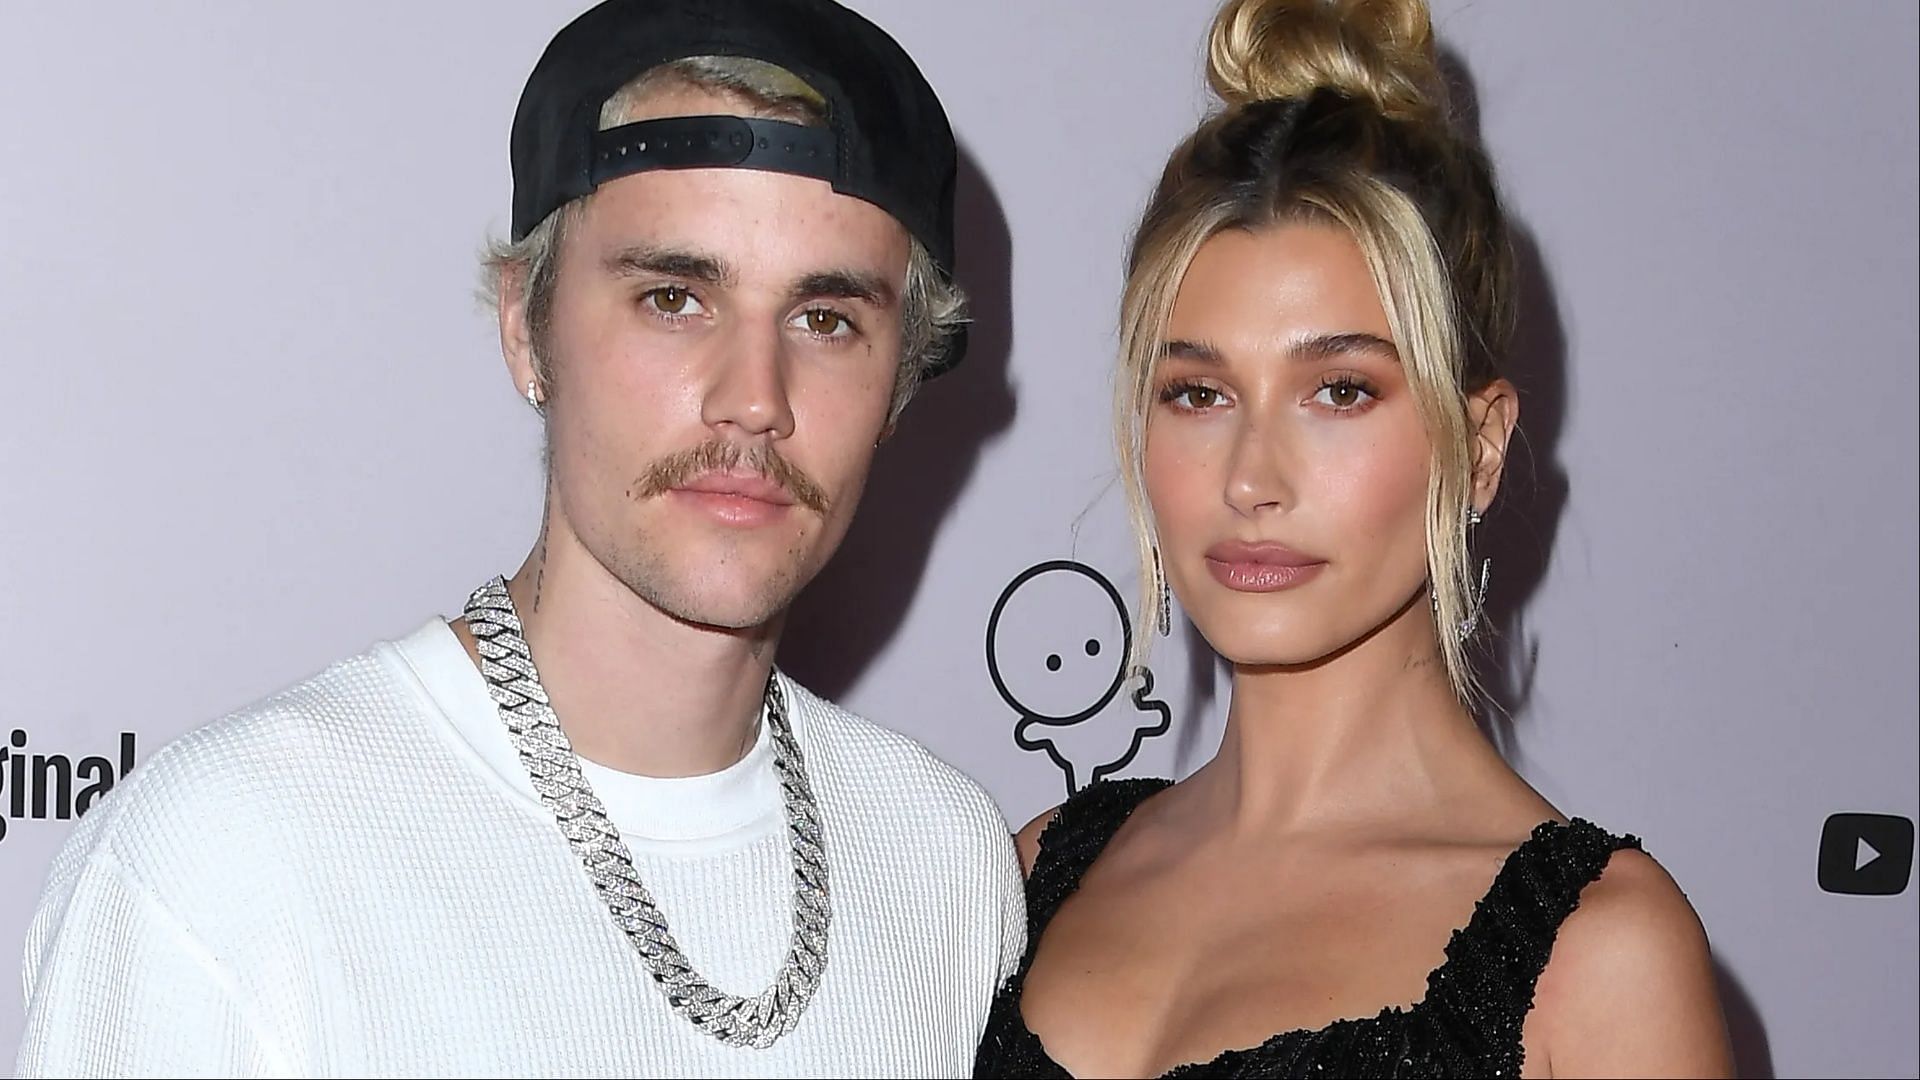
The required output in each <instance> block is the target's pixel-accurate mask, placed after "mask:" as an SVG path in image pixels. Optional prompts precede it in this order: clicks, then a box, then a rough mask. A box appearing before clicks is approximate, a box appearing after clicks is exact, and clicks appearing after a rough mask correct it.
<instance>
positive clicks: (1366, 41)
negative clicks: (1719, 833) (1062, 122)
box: [1115, 0, 1513, 701]
mask: <svg viewBox="0 0 1920 1080" xmlns="http://www.w3.org/2000/svg"><path fill="white" fill-rule="evenodd" d="M1207 77H1208V82H1209V83H1210V85H1211V86H1212V89H1213V91H1214V93H1215V94H1216V95H1217V96H1218V97H1219V99H1220V101H1221V105H1222V107H1221V108H1220V109H1218V110H1216V111H1215V112H1214V113H1213V114H1212V115H1210V116H1209V117H1208V118H1207V119H1206V120H1204V121H1203V122H1202V123H1201V124H1200V126H1199V128H1198V129H1197V130H1196V131H1194V132H1193V134H1192V135H1190V136H1188V137H1187V139H1186V140H1185V141H1183V142H1182V143H1181V144H1180V145H1179V147H1177V148H1176V149H1175V150H1174V152H1173V155H1172V156H1171V158H1169V160H1168V161H1167V165H1166V169H1165V171H1164V172H1163V174H1162V175H1161V179H1160V183H1159V186H1158V188H1157V189H1156V190H1155V192H1154V194H1153V198H1152V200H1151V202H1150V203H1149V204H1148V207H1147V210H1146V213H1145V215H1144V216H1143V218H1142V220H1141V222H1140V226H1139V228H1138V230H1137V231H1136V232H1135V234H1134V239H1133V246H1132V250H1131V251H1130V253H1129V256H1128V263H1127V282H1126V290H1125V293H1124V296H1123V299H1122V303H1121V324H1120V367H1119V377H1118V378H1117V379H1116V383H1115V421H1116V422H1115V436H1116V439H1117V441H1118V444H1119V453H1120V461H1121V474H1122V480H1123V483H1124V484H1125V487H1126V491H1127V499H1128V505H1129V508H1130V510H1131V512H1132V515H1133V521H1134V526H1135V528H1134V531H1135V535H1136V538H1137V540H1138V544H1139V558H1140V565H1141V568H1142V573H1141V581H1142V588H1141V616H1140V625H1142V626H1152V625H1154V624H1155V623H1156V622H1157V620H1158V619H1159V617H1160V589H1159V578H1158V574H1159V571H1158V569H1157V567H1156V553H1157V548H1158V540H1157V538H1156V536H1155V530H1154V525H1153V520H1152V514H1151V513H1150V510H1149V508H1148V505H1147V500H1146V482H1145V475H1144V464H1143V462H1144V455H1145V449H1146V424H1147V417H1148V411H1149V409H1150V408H1151V406H1152V402H1153V370H1154V365H1155V363H1156V362H1157V361H1158V358H1159V354H1160V350H1161V347H1162V344H1163V343H1164V342H1165V340H1166V332H1167V322H1168V319H1169V318H1170V317H1171V315H1172V311H1173V304H1174V298H1175V297H1176V296H1177V295H1178V293H1179V290H1180V283H1181V281H1182V279H1183V278H1184V277H1185V275H1186V272H1187V268H1188V267H1189V266H1190V265H1191V264H1192V262H1193V259H1194V257H1195V255H1196V254H1198V252H1199V250H1200V247H1201V245H1203V244H1204V243H1205V242H1206V241H1207V240H1208V239H1210V238H1211V237H1213V236H1214V235H1216V234H1218V233H1220V232H1222V231H1225V230H1228V229H1260V228H1264V227H1268V226H1271V225H1276V224H1281V223H1286V222H1296V221H1309V222H1323V223H1332V224H1335V225H1338V226H1340V227H1342V228H1345V229H1346V230H1347V231H1348V232H1350V233H1351V234H1352V235H1353V237H1354V239H1355V241H1356V242H1357V243H1358V245H1359V247H1360V250H1361V252H1362V253H1363V255H1364V256H1365V258H1366V263H1367V268H1368V271H1369V272H1370V273H1371V275H1372V277H1373V282H1374V286H1375V288H1376V289H1377V291H1378V292H1379V294H1380V303H1381V307H1382V308H1383V309H1384V311H1385V313H1386V317H1387V324H1388V326H1389V327H1391V328H1392V332H1393V339H1394V343H1395V344H1396V346H1397V347H1398V348H1399V352H1400V357H1401V363H1402V365H1403V368H1404V371H1405V374H1406V378H1407V384H1408V387H1409V389H1410V391H1411V393H1412V395H1413V398H1414V400H1415V402H1416V406H1417V410H1418V412H1419V414H1420V418H1421V421H1422V423H1423V424H1424V425H1425V427H1426V431H1427V435H1428V438H1429V440H1430V441H1431V443H1432V445H1433V457H1432V467H1431V472H1430V474H1429V479H1428V483H1427V508H1426V515H1425V518H1426V544H1427V566H1428V572H1429V575H1430V577H1431V580H1432V583H1433V591H1434V596H1435V606H1436V612H1435V619H1436V620H1437V622H1438V625H1439V628H1440V632H1439V633H1438V635H1437V637H1438V639H1439V642H1440V648H1441V653H1442V657H1443V659H1444V661H1445V664H1446V669H1447V675H1448V679H1449V680H1450V682H1451V683H1452V685H1453V688H1454V692H1455V693H1456V694H1457V695H1458V696H1459V697H1460V699H1461V700H1462V701H1471V700H1472V699H1473V697H1474V696H1475V695H1476V693H1477V690H1478V688H1477V684H1476V681H1475V679H1474V675H1473V672H1472V667H1471V665H1470V664H1469V662H1468V658H1467V648H1468V642H1467V641H1466V640H1464V635H1462V634H1460V633H1457V632H1454V631H1452V630H1451V629H1450V628H1454V627H1460V626H1463V625H1466V624H1467V622H1468V615H1469V612H1470V611H1471V609H1472V604H1473V599H1472V598H1473V591H1472V585H1471V582H1470V577H1471V574H1470V569H1469V558H1468V552H1467V543H1466V525H1465V521H1466V515H1467V510H1468V507H1469V505H1470V503H1469V500H1470V499H1471V497H1472V471H1473V460H1474V459H1473V452H1472V450H1473V445H1472V441H1473V435H1474V432H1473V431H1472V430H1471V427H1470V423H1469V419H1468V413H1467V398H1468V395H1470V394H1471V393H1473V392H1475V391H1477V390H1480V389H1482V388H1484V387H1486V386H1487V385H1488V384H1490V383H1491V382H1493V381H1494V380H1495V379H1496V378H1498V377H1499V370H1498V366H1497V361H1498V359H1499V357H1500V356H1501V355H1502V354H1503V353H1504V351H1505V349H1506V347H1507V344H1508V341H1509V339H1510V338H1511V336H1512V313H1511V307H1510V305H1511V294H1512V278H1513V269H1512V253H1511V248H1510V247H1509V243H1508V235H1507V225H1506V219H1505V215H1504V214H1503V212H1502V211H1501V208H1500V202H1499V197H1498V195H1497V193H1496V191H1495V189H1494V184H1493V174H1492V167H1491V166H1490V165H1489V163H1488V162H1487V160H1486V157H1485V155H1484V154H1483V153H1482V152H1481V151H1480V150H1479V148H1478V147H1476V146H1474V145H1473V144H1472V143H1471V142H1470V141H1469V140H1467V139H1466V138H1464V137H1463V136H1462V135H1460V134H1459V133H1458V132H1456V131H1455V129H1454V128H1453V126H1452V124H1451V123H1450V121H1449V119H1448V111H1447V102H1446V95H1445V86H1444V82H1443V80H1442V79H1441V76H1440V72H1439V67H1438V64H1437V62H1436V58H1435V54H1434V47H1433V28H1432V24H1431V21H1430V19H1429V17H1428V14H1427V9H1426V5H1425V3H1423V2H1421V0H1230V2H1229V3H1227V4H1226V6H1225V7H1223V8H1222V9H1221V10H1220V12H1219V14H1218V15H1217V16H1216V17H1215V19H1214V23H1213V29H1212V33H1211V35H1210V36H1209V39H1208V45H1207ZM1147 638H1148V636H1147V635H1145V634H1142V635H1140V636H1139V637H1138V638H1136V645H1135V650H1136V655H1135V657H1134V662H1135V663H1140V662H1142V661H1143V660H1144V645H1145V642H1146V640H1147Z"/></svg>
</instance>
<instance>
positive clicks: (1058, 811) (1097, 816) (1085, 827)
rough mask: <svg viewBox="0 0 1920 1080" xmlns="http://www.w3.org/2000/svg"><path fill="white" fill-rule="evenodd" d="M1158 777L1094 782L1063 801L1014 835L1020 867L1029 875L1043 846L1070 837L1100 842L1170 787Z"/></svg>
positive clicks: (1054, 844)
mask: <svg viewBox="0 0 1920 1080" xmlns="http://www.w3.org/2000/svg"><path fill="white" fill-rule="evenodd" d="M1172 783H1173V781H1171V780H1164V779H1160V778H1158V777H1140V778H1135V779H1127V780H1096V781H1094V782H1093V783H1091V784H1088V785H1087V786H1086V787H1083V788H1081V789H1080V790H1079V791H1076V792H1074V793H1073V794H1072V795H1070V796H1068V797H1067V801H1065V802H1063V803H1060V804H1059V805H1058V806H1055V807H1053V808H1052V809H1049V810H1046V811H1044V812H1042V813H1040V814H1039V815H1037V816H1035V817H1034V819H1033V820H1032V821H1029V822H1027V823H1026V824H1025V825H1023V826H1021V828H1020V831H1019V832H1016V833H1014V835H1013V840H1014V846H1015V847H1016V848H1018V849H1019V851H1020V867H1021V869H1022V870H1024V871H1026V872H1027V873H1029V874H1031V873H1032V872H1033V867H1034V864H1035V863H1036V862H1037V861H1038V860H1039V858H1040V851H1041V849H1042V847H1043V846H1046V847H1054V846H1057V845H1058V844H1060V843H1061V842H1063V841H1065V840H1066V838H1067V837H1069V836H1072V837H1074V838H1076V839H1078V838H1083V837H1085V836H1086V835H1087V834H1088V833H1089V832H1093V833H1098V834H1100V835H1101V836H1102V838H1103V839H1104V838H1105V837H1108V836H1111V835H1112V834H1113V832H1114V831H1115V830H1117V829H1118V828H1119V827H1120V824H1121V822H1124V821H1125V820H1126V819H1127V815H1129V814H1131V813H1133V810H1134V808H1135V807H1137V806H1139V805H1140V804H1141V803H1142V802H1144V801H1146V799H1147V797H1148V796H1149V795H1152V794H1154V793H1155V792H1157V791H1160V790H1161V789H1163V788H1166V787H1168V786H1170V785H1172Z"/></svg>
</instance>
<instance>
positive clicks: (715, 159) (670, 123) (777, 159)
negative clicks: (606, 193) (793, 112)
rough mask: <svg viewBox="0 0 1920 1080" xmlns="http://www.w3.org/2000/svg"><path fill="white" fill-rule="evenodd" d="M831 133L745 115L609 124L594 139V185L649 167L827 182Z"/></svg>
mask: <svg viewBox="0 0 1920 1080" xmlns="http://www.w3.org/2000/svg"><path fill="white" fill-rule="evenodd" d="M839 163H840V158H839V154H838V152H837V150H836V148H835V144H834V139H833V132H832V131H831V130H829V129H827V128H819V127H802V126H801V125H799V124H789V123H786V122H785V121H782V120H760V119H753V118H749V117H744V116H669V117H663V118H661V119H658V120H641V121H639V122H637V123H632V124H623V125H621V126H620V127H617V128H609V129H607V130H606V131H602V132H600V133H598V134H597V135H595V136H594V139H593V170H592V171H593V177H592V178H593V186H594V187H599V186H600V185H601V184H604V183H606V182H607V181H609V180H614V179H618V178H619V177H622V176H626V175H629V174H631V173H637V172H646V171H649V170H652V169H712V168H733V169H761V170H765V171H767V172H781V173H791V174H793V175H795V176H808V177H812V178H814V179H816V180H825V181H828V182H829V183H831V182H833V181H834V180H836V179H838V177H839Z"/></svg>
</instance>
